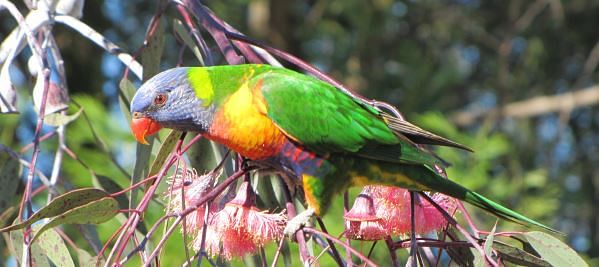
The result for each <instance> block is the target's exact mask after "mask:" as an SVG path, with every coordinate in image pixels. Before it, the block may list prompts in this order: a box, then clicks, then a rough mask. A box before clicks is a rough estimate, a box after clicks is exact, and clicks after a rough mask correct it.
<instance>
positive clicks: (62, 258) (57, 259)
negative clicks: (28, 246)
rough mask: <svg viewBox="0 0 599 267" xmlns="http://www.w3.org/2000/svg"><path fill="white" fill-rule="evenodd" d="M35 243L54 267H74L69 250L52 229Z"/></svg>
mask: <svg viewBox="0 0 599 267" xmlns="http://www.w3.org/2000/svg"><path fill="white" fill-rule="evenodd" d="M34 228H35V227H34ZM37 243H38V244H39V245H40V247H41V248H42V249H43V250H44V251H45V252H46V256H48V258H50V261H52V263H54V265H56V266H65V267H69V266H73V267H74V266H75V263H74V262H73V259H72V257H71V254H69V249H68V248H67V246H66V245H65V243H64V240H62V238H61V237H60V235H59V234H58V233H57V232H56V230H54V229H50V231H46V232H44V233H43V234H42V235H41V236H40V237H39V238H38V241H37Z"/></svg>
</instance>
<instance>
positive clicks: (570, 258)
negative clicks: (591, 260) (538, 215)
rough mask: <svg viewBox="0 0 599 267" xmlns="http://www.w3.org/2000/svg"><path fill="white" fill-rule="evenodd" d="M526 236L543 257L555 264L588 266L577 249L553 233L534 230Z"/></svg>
mask: <svg viewBox="0 0 599 267" xmlns="http://www.w3.org/2000/svg"><path fill="white" fill-rule="evenodd" d="M524 236H525V237H526V239H527V240H528V242H530V244H531V245H532V247H533V248H534V249H535V250H536V251H537V252H539V254H540V255H541V258H543V260H545V261H547V262H548V263H549V264H551V265H553V266H588V264H587V263H586V262H585V261H584V260H583V259H582V258H581V257H580V256H579V255H578V254H577V253H576V251H574V250H573V249H572V248H570V247H569V246H568V245H566V244H565V243H564V242H562V241H561V240H559V239H557V238H555V237H553V236H552V235H549V234H546V233H543V232H538V231H533V232H526V233H524Z"/></svg>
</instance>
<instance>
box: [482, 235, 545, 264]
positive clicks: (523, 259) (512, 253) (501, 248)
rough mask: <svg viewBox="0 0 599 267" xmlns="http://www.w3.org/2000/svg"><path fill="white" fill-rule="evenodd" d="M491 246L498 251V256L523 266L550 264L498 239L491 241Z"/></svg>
mask: <svg viewBox="0 0 599 267" xmlns="http://www.w3.org/2000/svg"><path fill="white" fill-rule="evenodd" d="M493 247H494V248H495V251H497V253H499V256H500V257H501V258H502V259H503V260H505V261H509V262H513V263H515V264H518V265H524V266H540V267H550V266H551V265H550V264H549V263H547V262H546V261H544V260H543V259H541V258H539V257H537V256H535V255H533V254H530V253H528V252H526V251H524V250H522V249H519V248H517V247H513V246H510V245H507V244H505V243H502V242H499V241H495V242H493Z"/></svg>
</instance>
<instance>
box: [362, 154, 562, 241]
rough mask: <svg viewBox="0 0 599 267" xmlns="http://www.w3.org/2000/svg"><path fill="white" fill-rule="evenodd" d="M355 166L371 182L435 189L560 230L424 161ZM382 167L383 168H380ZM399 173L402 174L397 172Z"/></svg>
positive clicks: (521, 221) (511, 218) (520, 221)
mask: <svg viewBox="0 0 599 267" xmlns="http://www.w3.org/2000/svg"><path fill="white" fill-rule="evenodd" d="M355 167H358V168H357V169H356V170H358V172H359V173H360V174H363V175H364V176H366V177H369V179H370V180H371V181H370V182H372V183H374V184H376V183H380V184H386V185H392V186H399V187H403V188H406V189H411V190H417V191H429V190H430V191H434V192H439V193H442V194H444V195H448V196H450V197H453V198H456V199H459V200H463V201H465V202H468V203H470V204H471V205H474V206H476V207H478V208H480V209H483V210H485V211H487V212H489V213H491V214H493V215H495V216H497V217H499V218H501V219H505V220H508V221H511V222H515V223H518V224H522V225H525V226H527V225H534V226H538V227H540V228H543V229H545V230H547V231H550V232H554V233H559V231H556V230H554V229H552V228H550V227H548V226H546V225H544V224H542V223H539V222H537V221H535V220H533V219H530V218H528V217H526V216H524V215H522V214H520V213H517V212H515V211H513V210H511V209H508V208H506V207H504V206H502V205H501V204H499V203H496V202H494V201H492V200H490V199H488V198H486V197H484V196H482V195H480V194H478V193H476V192H474V191H472V190H469V189H467V188H465V187H463V186H461V185H459V184H457V183H455V182H453V181H451V180H449V179H446V178H445V177H442V176H440V175H439V174H437V172H435V171H434V170H431V169H430V168H428V167H426V166H423V165H412V164H393V163H383V162H380V161H367V160H366V161H365V160H362V161H360V162H359V163H358V164H356V166H355ZM382 170H384V171H382ZM398 174H401V175H398Z"/></svg>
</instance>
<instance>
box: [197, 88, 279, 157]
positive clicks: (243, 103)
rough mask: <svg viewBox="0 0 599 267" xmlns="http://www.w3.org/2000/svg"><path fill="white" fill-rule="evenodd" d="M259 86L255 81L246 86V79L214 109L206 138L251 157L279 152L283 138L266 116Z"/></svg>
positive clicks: (268, 155)
mask: <svg viewBox="0 0 599 267" xmlns="http://www.w3.org/2000/svg"><path fill="white" fill-rule="evenodd" d="M260 86H261V83H260V82H258V83H256V85H255V86H254V87H253V88H249V87H248V83H247V82H246V83H244V84H243V85H242V86H241V87H240V89H239V90H238V91H237V92H235V93H233V94H232V95H231V96H229V97H228V98H227V99H226V100H225V101H224V102H223V104H222V106H221V108H220V109H218V111H217V112H216V114H215V116H214V119H213V122H212V126H211V127H210V129H209V131H208V134H207V138H209V139H211V140H214V141H215V142H218V143H221V144H223V145H225V146H227V147H229V148H231V149H233V150H234V151H236V152H238V153H240V154H241V155H242V156H244V157H247V158H250V159H264V158H267V157H270V156H273V155H275V154H276V153H278V152H279V150H280V149H281V147H282V145H283V143H284V142H285V141H286V137H285V135H284V134H283V133H282V132H281V130H279V128H278V127H277V126H276V125H275V124H274V123H273V122H272V120H270V119H269V118H268V117H266V106H265V105H264V100H263V99H262V97H261V94H260V92H261V91H260Z"/></svg>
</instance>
